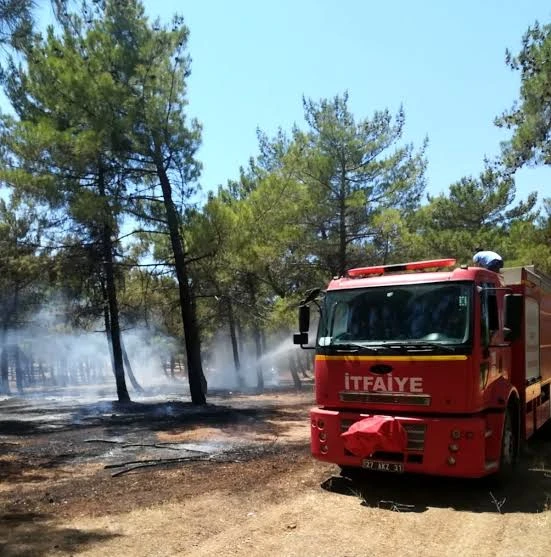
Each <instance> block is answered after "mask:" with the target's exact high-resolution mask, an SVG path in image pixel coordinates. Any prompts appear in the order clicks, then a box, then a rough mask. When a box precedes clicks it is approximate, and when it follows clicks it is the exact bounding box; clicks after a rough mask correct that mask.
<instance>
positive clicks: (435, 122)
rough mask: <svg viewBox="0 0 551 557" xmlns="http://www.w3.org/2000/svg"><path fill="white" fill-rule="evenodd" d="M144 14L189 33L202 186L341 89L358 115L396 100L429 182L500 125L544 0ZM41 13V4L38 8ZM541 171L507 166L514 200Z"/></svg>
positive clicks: (492, 148) (238, 5)
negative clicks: (423, 155)
mask: <svg viewBox="0 0 551 557" xmlns="http://www.w3.org/2000/svg"><path fill="white" fill-rule="evenodd" d="M144 4H145V6H146V11H147V13H148V15H149V16H151V18H153V19H154V18H156V17H160V18H161V20H163V21H169V20H170V18H171V17H172V15H173V14H174V13H178V14H181V15H183V16H184V18H185V22H186V25H187V26H188V27H189V30H190V39H189V54H190V55H191V58H192V73H191V76H190V78H189V81H188V98H189V113H190V116H193V117H196V118H197V119H198V120H199V121H200V122H201V123H202V126H203V142H202V146H201V149H200V151H199V153H198V158H199V159H200V160H201V161H202V163H203V165H204V169H203V173H202V177H201V186H202V188H203V191H204V192H205V193H206V192H207V191H209V190H212V189H216V188H217V187H218V186H219V185H224V184H226V183H227V180H229V179H235V178H237V177H238V176H239V167H240V166H246V165H247V163H248V160H249V158H250V157H251V156H255V155H256V154H257V153H258V142H257V137H256V130H257V128H260V129H261V130H263V131H264V132H267V133H268V134H269V135H274V134H275V133H276V131H277V129H278V128H279V127H281V128H282V129H284V130H286V131H290V130H291V128H292V126H293V124H295V123H296V124H298V125H299V126H300V127H303V128H304V127H305V123H304V117H303V115H304V113H303V107H302V98H303V96H304V97H307V98H312V99H314V100H319V99H321V98H330V97H333V96H335V95H337V94H339V95H340V94H342V93H344V92H345V91H348V94H349V107H350V109H351V110H352V112H353V114H354V116H355V118H356V120H360V119H363V118H366V117H370V116H371V115H372V114H373V112H374V111H376V110H383V109H386V108H388V109H389V110H390V111H391V112H392V113H396V111H397V110H398V109H399V108H400V106H403V108H404V110H405V115H406V122H405V129H404V138H403V140H404V142H412V143H413V144H414V145H415V146H419V147H420V146H421V144H422V142H423V140H424V138H425V137H428V140H429V145H428V149H427V159H428V169H427V179H428V187H427V192H428V193H430V194H433V195H435V194H438V193H440V192H445V191H446V190H447V189H448V187H449V185H450V184H452V183H454V182H456V181H458V180H459V179H460V178H462V177H463V176H477V175H478V174H479V172H480V171H481V170H482V168H483V161H484V158H485V157H488V158H490V159H493V158H495V157H497V156H498V154H499V151H500V141H502V140H505V139H507V138H508V137H509V133H510V132H508V131H507V130H502V129H500V128H497V127H496V126H495V125H494V123H493V122H494V118H495V117H497V116H499V115H500V114H501V113H502V112H503V111H505V110H508V109H509V108H511V106H512V104H513V102H514V100H515V99H517V98H518V94H519V86H520V80H519V75H518V73H516V72H513V71H511V70H510V69H509V68H508V67H507V66H506V64H505V50H506V49H507V48H509V49H510V50H511V51H512V52H513V53H517V52H518V51H519V49H520V46H521V39H522V35H523V34H524V33H525V31H526V30H527V28H528V26H530V25H532V24H533V23H534V22H535V21H536V20H539V21H540V23H551V4H550V3H549V1H548V0H525V1H524V2H519V1H518V0H478V1H477V0H463V1H461V2H452V1H450V0H419V1H417V2H411V1H407V0H385V1H380V2H374V1H372V0H341V1H340V2H337V1H335V0H334V1H329V0H278V1H277V2H259V1H258V0H234V1H233V2H227V1H225V0H194V1H189V0H144ZM42 14H43V17H44V16H45V19H48V17H47V13H44V11H42ZM550 184H551V169H550V168H535V169H534V168H526V169H522V170H520V171H519V172H517V199H521V198H525V197H526V196H527V195H528V193H529V192H532V191H537V192H539V197H540V199H541V197H542V196H550V195H551V185H550Z"/></svg>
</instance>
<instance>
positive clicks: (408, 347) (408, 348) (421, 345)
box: [385, 340, 455, 352]
mask: <svg viewBox="0 0 551 557" xmlns="http://www.w3.org/2000/svg"><path fill="white" fill-rule="evenodd" d="M385 347H387V348H396V349H398V350H403V351H404V352H412V351H416V350H428V349H432V350H438V349H442V350H444V351H445V352H455V348H453V347H452V346H447V345H446V344H440V343H438V342H426V341H424V340H422V341H419V342H417V341H413V342H411V341H410V342H391V343H388V344H385Z"/></svg>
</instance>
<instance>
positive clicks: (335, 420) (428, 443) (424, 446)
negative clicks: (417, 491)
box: [310, 408, 495, 478]
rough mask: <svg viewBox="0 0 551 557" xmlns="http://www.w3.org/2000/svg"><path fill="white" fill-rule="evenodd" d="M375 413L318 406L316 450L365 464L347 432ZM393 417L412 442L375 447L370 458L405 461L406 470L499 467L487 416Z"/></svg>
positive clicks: (466, 471) (459, 471)
mask: <svg viewBox="0 0 551 557" xmlns="http://www.w3.org/2000/svg"><path fill="white" fill-rule="evenodd" d="M372 415H373V414H363V413H353V412H346V411H344V412H339V411H335V410H323V409H320V408H314V409H312V410H311V411H310V418H311V420H310V421H311V439H310V441H311V451H312V456H313V457H314V458H316V459H318V460H322V461H325V462H332V463H334V464H338V465H339V466H351V467H362V465H363V462H364V457H362V456H356V455H353V454H351V453H350V452H348V451H347V450H346V448H345V446H344V442H343V438H342V437H341V433H343V432H344V431H346V430H347V429H348V428H349V427H350V426H351V425H352V424H353V423H354V422H356V421H358V420H362V419H364V418H369V417H370V416H372ZM393 417H394V418H395V419H396V420H398V421H399V422H400V424H401V425H402V426H403V427H404V429H405V430H406V432H407V448H406V449H405V451H403V452H400V453H377V452H375V453H374V454H373V455H371V456H369V460H370V461H379V462H394V463H401V464H402V466H400V467H399V468H400V469H402V470H403V471H404V472H414V473H420V474H430V475H439V476H454V477H466V478H477V477H482V476H486V475H488V474H490V473H492V472H494V471H495V466H494V465H488V463H487V461H486V438H487V431H488V428H487V424H486V419H485V417H484V416H482V415H475V416H468V417H453V416H449V417H408V416H393ZM370 466H371V465H370ZM392 468H393V469H395V468H396V467H392Z"/></svg>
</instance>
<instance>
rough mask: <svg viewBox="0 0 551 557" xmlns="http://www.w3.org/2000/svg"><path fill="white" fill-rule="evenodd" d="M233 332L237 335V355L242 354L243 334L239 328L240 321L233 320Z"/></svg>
mask: <svg viewBox="0 0 551 557" xmlns="http://www.w3.org/2000/svg"><path fill="white" fill-rule="evenodd" d="M234 318H235V315H234ZM235 332H236V333H237V346H238V348H239V353H240V354H243V353H244V351H245V340H244V334H243V327H242V326H241V320H240V319H235Z"/></svg>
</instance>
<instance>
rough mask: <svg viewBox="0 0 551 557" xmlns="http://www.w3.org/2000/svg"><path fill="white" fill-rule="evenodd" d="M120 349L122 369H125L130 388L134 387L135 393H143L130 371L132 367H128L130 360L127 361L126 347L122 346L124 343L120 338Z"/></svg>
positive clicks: (132, 372)
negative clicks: (122, 362)
mask: <svg viewBox="0 0 551 557" xmlns="http://www.w3.org/2000/svg"><path fill="white" fill-rule="evenodd" d="M121 349H122V359H123V361H124V367H125V369H126V373H127V375H128V379H130V383H131V384H132V387H134V390H135V391H136V392H137V393H143V392H144V390H143V389H142V386H141V385H140V384H139V383H138V381H137V380H136V377H135V375H134V371H133V370H132V366H131V365H130V360H129V359H128V353H127V352H126V347H125V346H124V341H123V339H122V337H121Z"/></svg>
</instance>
